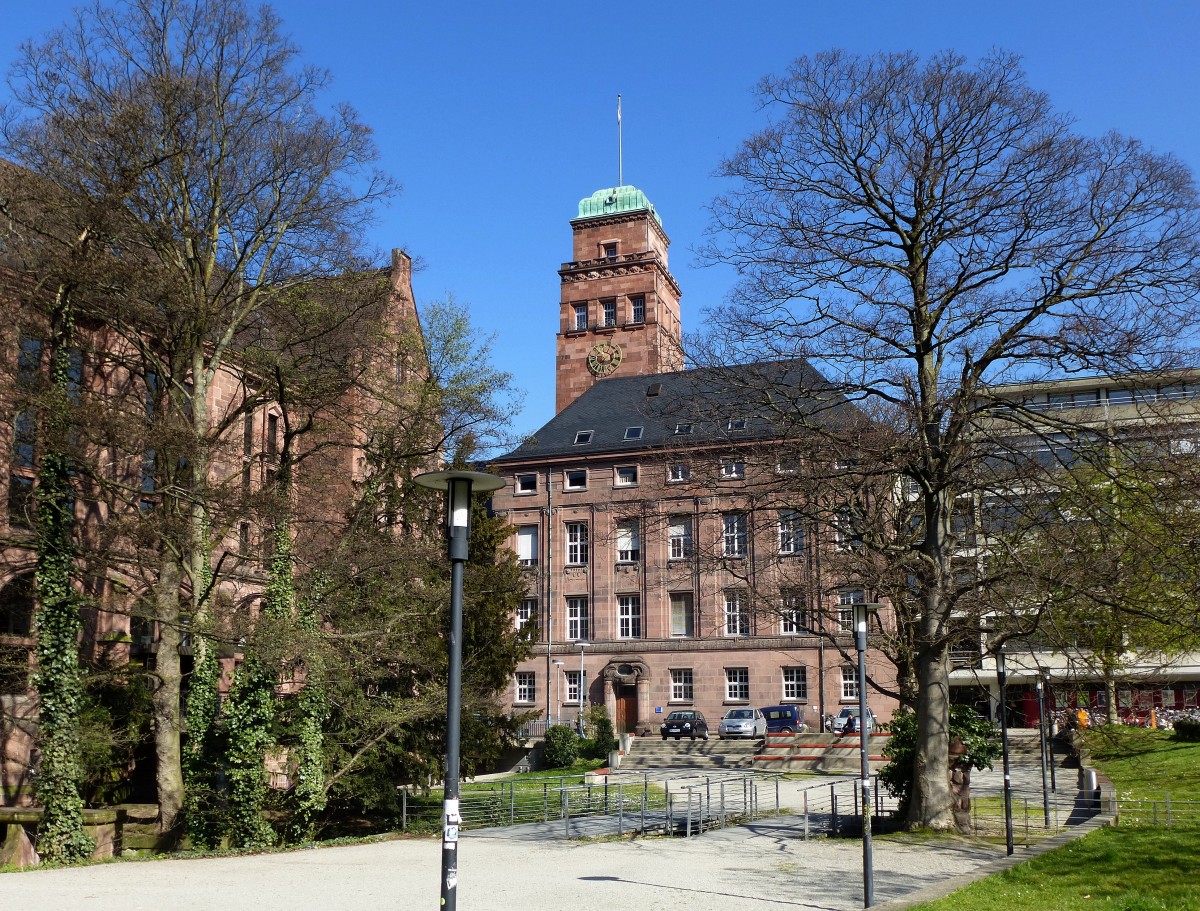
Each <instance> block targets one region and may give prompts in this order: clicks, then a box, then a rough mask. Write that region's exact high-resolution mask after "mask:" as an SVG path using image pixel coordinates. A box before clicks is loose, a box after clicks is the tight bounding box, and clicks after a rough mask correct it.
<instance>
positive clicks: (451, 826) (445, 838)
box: [413, 470, 504, 911]
mask: <svg viewBox="0 0 1200 911" xmlns="http://www.w3.org/2000/svg"><path fill="white" fill-rule="evenodd" d="M413 483H414V484H416V485H418V486H419V487H426V488H429V489H430V490H444V491H445V492H446V541H447V551H448V555H449V557H450V636H449V640H448V642H447V645H448V647H449V651H450V667H449V679H448V680H447V681H446V776H445V778H446V780H445V785H444V791H443V795H442V902H441V908H442V909H443V911H455V908H456V907H457V902H458V834H459V832H458V830H459V826H460V824H461V822H462V815H461V813H460V811H459V804H458V779H459V764H460V762H459V752H460V746H461V742H462V729H461V724H462V601H463V564H464V563H466V562H467V542H468V541H469V539H470V531H471V493H472V491H474V492H478V493H488V492H491V491H493V490H499V489H500V488H501V487H503V486H504V481H503V479H501V478H498V477H496V475H492V474H484V473H483V472H479V471H453V470H450V471H429V472H426V473H424V474H419V475H417V476H416V477H415V478H413Z"/></svg>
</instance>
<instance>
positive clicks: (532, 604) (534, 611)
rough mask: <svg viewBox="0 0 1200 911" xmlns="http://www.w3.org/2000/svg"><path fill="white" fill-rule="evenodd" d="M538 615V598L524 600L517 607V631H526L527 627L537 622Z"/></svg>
mask: <svg viewBox="0 0 1200 911" xmlns="http://www.w3.org/2000/svg"><path fill="white" fill-rule="evenodd" d="M537 615H538V602H537V598H522V599H521V603H520V604H518V605H517V629H524V628H525V626H526V625H528V624H530V623H534V622H536V620H537Z"/></svg>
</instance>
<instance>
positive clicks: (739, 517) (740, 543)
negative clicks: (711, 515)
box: [721, 512, 746, 557]
mask: <svg viewBox="0 0 1200 911" xmlns="http://www.w3.org/2000/svg"><path fill="white" fill-rule="evenodd" d="M721 525H722V531H723V547H722V552H721V553H722V556H726V557H744V556H746V514H745V513H744V512H727V513H725V514H724V515H723V516H721Z"/></svg>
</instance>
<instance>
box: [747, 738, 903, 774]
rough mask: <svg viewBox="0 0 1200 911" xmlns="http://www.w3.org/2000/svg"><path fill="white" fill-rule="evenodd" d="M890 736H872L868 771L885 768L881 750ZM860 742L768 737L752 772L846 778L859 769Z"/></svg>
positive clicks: (868, 755) (855, 739)
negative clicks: (828, 775)
mask: <svg viewBox="0 0 1200 911" xmlns="http://www.w3.org/2000/svg"><path fill="white" fill-rule="evenodd" d="M889 736H891V735H890V734H871V735H870V736H869V738H868V740H867V760H868V762H869V763H870V766H871V771H872V772H875V771H878V770H879V769H880V768H882V767H883V766H885V765H887V762H888V760H887V758H886V757H885V756H884V755H883V747H884V745H885V744H886V743H887V739H888V737H889ZM861 750H862V740H861V739H860V737H859V735H858V734H847V735H844V736H840V737H839V736H838V735H836V734H768V735H767V740H766V743H765V744H764V746H763V749H762V751H761V753H760V754H759V755H758V756H755V757H754V768H756V769H763V770H764V771H771V772H825V773H828V774H831V775H848V774H853V773H854V772H857V771H858V770H859V768H860V767H861V763H862V757H861Z"/></svg>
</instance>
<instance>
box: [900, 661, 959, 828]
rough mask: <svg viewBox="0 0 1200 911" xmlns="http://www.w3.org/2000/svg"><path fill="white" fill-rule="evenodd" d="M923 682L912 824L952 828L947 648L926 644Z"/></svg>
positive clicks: (920, 668)
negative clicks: (929, 646) (927, 646)
mask: <svg viewBox="0 0 1200 911" xmlns="http://www.w3.org/2000/svg"><path fill="white" fill-rule="evenodd" d="M917 673H918V675H919V678H920V680H921V683H922V686H921V688H920V690H919V691H918V693H917V750H916V756H915V758H914V761H913V788H912V795H913V799H912V803H911V804H910V805H909V812H908V821H909V824H910V825H912V826H914V827H917V828H924V829H938V830H949V831H953V830H955V829H956V824H955V820H954V809H953V808H954V795H953V793H952V791H951V788H950V672H949V667H948V665H947V661H946V649H945V648H944V647H939V648H923V649H922V650H921V651H920V652H919V654H918V655H917Z"/></svg>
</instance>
